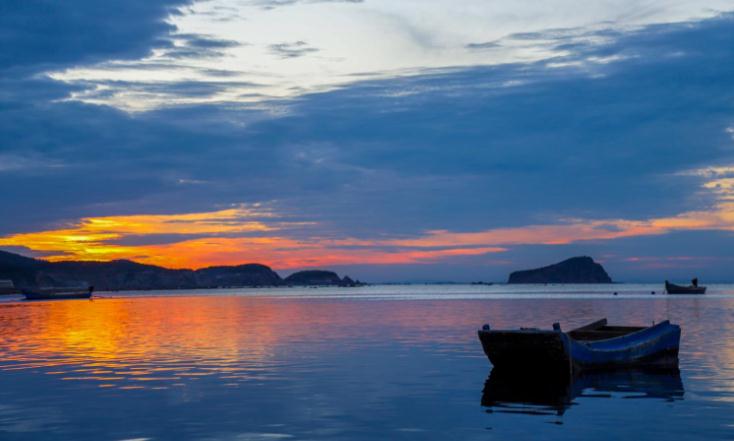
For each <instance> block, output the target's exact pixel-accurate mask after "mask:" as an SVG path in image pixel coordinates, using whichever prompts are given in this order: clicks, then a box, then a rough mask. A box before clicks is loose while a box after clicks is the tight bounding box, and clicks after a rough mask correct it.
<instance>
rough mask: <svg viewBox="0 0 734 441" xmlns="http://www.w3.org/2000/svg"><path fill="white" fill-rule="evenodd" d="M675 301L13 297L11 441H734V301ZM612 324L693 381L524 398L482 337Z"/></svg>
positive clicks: (732, 296)
mask: <svg viewBox="0 0 734 441" xmlns="http://www.w3.org/2000/svg"><path fill="white" fill-rule="evenodd" d="M613 291H617V292H618V293H619V295H617V296H613V295H612V292H613ZM651 291H657V292H658V293H657V295H651V294H650V292H651ZM659 291H660V286H657V285H656V286H652V285H611V286H610V285H606V286H536V287H528V286H513V287H508V286H502V285H498V286H458V285H457V286H454V285H450V286H371V287H364V288H359V289H263V290H254V289H248V290H227V291H223V290H219V291H201V292H193V291H192V292H177V293H173V294H172V295H163V294H164V293H141V294H134V293H102V294H101V297H103V298H99V299H97V300H94V301H76V300H74V301H57V302H43V303H24V302H19V301H17V298H4V299H3V300H2V301H1V302H0V439H2V440H3V441H11V440H41V439H42V440H51V439H53V440H143V439H149V440H189V439H190V440H278V439H284V440H285V439H288V440H315V439H327V440H385V439H389V440H413V439H416V440H434V439H435V440H452V439H455V440H492V439H496V440H522V439H528V440H545V439H547V440H556V439H557V440H586V439H592V438H593V439H595V440H618V439H619V440H621V439H635V440H646V439H656V440H657V439H669V440H701V439H729V440H730V439H734V338H732V336H734V286H712V287H710V293H709V294H707V295H705V296H698V297H695V296H694V297H688V296H665V295H661V294H660V293H659ZM601 317H607V318H609V320H610V322H612V323H624V324H640V325H645V324H651V323H652V322H657V321H660V320H664V319H670V320H671V321H673V322H675V323H679V324H680V325H681V326H682V329H683V336H682V342H681V344H682V346H681V353H680V371H679V372H666V373H659V372H652V373H651V372H631V373H629V372H628V373H618V374H598V375H595V376H587V377H584V378H581V379H578V380H577V381H576V382H575V383H574V384H571V385H568V387H566V386H564V387H556V386H555V385H552V384H551V385H548V384H536V383H534V382H533V379H532V378H529V379H527V382H520V383H519V384H518V382H517V381H514V380H513V381H514V382H513V381H510V380H508V379H505V378H501V377H497V376H496V375H494V376H491V375H490V372H491V365H490V364H489V362H488V361H487V359H486V357H485V356H484V354H483V353H482V350H481V347H480V345H479V342H478V341H477V337H476V329H477V328H479V327H480V326H481V325H482V324H483V323H487V322H488V323H490V324H492V326H493V327H495V328H497V327H510V328H514V327H519V326H537V327H542V328H550V327H551V324H552V323H553V322H554V321H560V322H561V324H562V326H563V327H564V328H565V329H570V328H571V327H574V326H576V325H581V324H584V323H585V322H588V321H592V320H594V319H597V318H601ZM536 389H537V390H536Z"/></svg>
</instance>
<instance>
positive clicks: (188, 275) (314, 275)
mask: <svg viewBox="0 0 734 441" xmlns="http://www.w3.org/2000/svg"><path fill="white" fill-rule="evenodd" d="M0 279H3V280H10V281H12V283H13V284H14V285H15V286H16V287H71V286H73V287H79V286H80V285H81V284H88V285H93V286H94V287H95V288H96V289H97V290H98V291H124V290H153V289H207V288H223V287H259V286H263V287H265V286H303V285H320V286H357V285H358V284H359V283H358V282H354V281H352V279H350V278H349V277H348V276H345V277H344V278H340V277H339V276H338V275H337V274H336V273H334V272H332V271H301V272H297V273H294V274H292V275H290V276H289V277H287V278H286V279H285V280H283V279H282V278H281V277H280V275H279V274H278V273H276V272H275V271H273V270H272V269H271V268H270V267H268V266H266V265H261V264H257V263H249V264H245V265H237V266H213V267H208V268H201V269H198V270H190V269H169V268H163V267H160V266H155V265H144V264H141V263H137V262H132V261H130V260H113V261H111V262H48V261H45V260H41V259H32V258H29V257H24V256H21V255H18V254H14V253H9V252H5V251H0Z"/></svg>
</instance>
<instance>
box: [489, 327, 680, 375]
mask: <svg viewBox="0 0 734 441" xmlns="http://www.w3.org/2000/svg"><path fill="white" fill-rule="evenodd" d="M478 333H479V340H480V341H481V342H482V347H483V349H484V353H485V354H486V355H487V357H488V358H489V361H490V362H492V365H493V366H494V367H496V368H502V369H505V368H508V369H512V370H514V371H529V370H542V371H545V372H548V371H554V372H574V371H580V370H585V369H594V368H614V367H628V366H657V367H674V366H677V365H678V347H679V345H680V327H679V326H678V325H673V324H671V323H670V322H669V321H667V320H665V321H663V322H660V323H658V324H656V325H653V326H650V327H634V326H607V320H606V319H601V320H598V321H596V322H594V323H591V324H589V325H586V326H583V327H581V328H578V329H574V330H572V331H569V332H562V331H561V327H560V325H558V324H557V323H555V324H554V325H553V330H540V329H537V328H530V329H528V328H521V329H519V330H491V329H490V328H489V325H484V327H483V328H482V329H480V330H479V332H478Z"/></svg>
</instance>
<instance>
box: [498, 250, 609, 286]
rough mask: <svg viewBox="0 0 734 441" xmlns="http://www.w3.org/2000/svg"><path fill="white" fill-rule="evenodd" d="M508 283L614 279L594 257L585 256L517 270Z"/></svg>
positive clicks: (588, 281)
mask: <svg viewBox="0 0 734 441" xmlns="http://www.w3.org/2000/svg"><path fill="white" fill-rule="evenodd" d="M507 283H612V279H611V278H610V277H609V274H607V272H606V271H605V270H604V267H602V266H601V265H600V264H598V263H596V262H594V259H592V258H591V257H587V256H583V257H572V258H570V259H567V260H564V261H563V262H560V263H556V264H554V265H549V266H545V267H543V268H536V269H530V270H525V271H515V272H514V273H512V274H510V278H509V280H508V281H507Z"/></svg>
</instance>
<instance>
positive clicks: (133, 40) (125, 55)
mask: <svg viewBox="0 0 734 441" xmlns="http://www.w3.org/2000/svg"><path fill="white" fill-rule="evenodd" d="M189 3H191V0H161V1H148V0H116V1H114V0H113V1H103V2H100V1H95V0H78V1H74V2H59V1H55V0H4V1H3V2H1V3H0V47H2V50H0V69H2V68H6V69H7V68H10V67H15V68H31V69H40V68H44V69H46V68H49V67H58V66H64V65H72V64H80V63H93V62H96V61H102V60H109V59H137V58H141V57H143V56H145V55H146V54H148V53H149V51H150V50H151V48H152V47H153V46H155V45H158V44H166V43H165V41H163V40H162V39H163V38H164V37H166V36H167V35H168V34H169V33H170V32H172V31H174V30H175V28H174V26H172V25H171V24H168V23H166V22H165V19H166V18H167V17H168V16H169V15H171V14H176V13H177V8H179V7H181V6H184V5H186V4H189Z"/></svg>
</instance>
